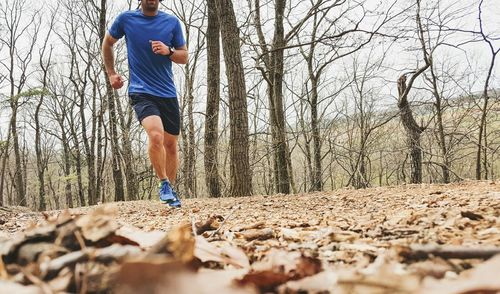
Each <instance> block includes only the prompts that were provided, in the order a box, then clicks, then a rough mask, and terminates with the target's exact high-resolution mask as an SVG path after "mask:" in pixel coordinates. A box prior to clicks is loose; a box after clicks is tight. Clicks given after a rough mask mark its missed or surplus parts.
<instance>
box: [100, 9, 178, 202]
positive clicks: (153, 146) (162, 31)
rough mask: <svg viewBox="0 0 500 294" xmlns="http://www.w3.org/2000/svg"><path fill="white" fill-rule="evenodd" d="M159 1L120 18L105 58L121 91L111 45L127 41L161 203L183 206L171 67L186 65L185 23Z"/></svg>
mask: <svg viewBox="0 0 500 294" xmlns="http://www.w3.org/2000/svg"><path fill="white" fill-rule="evenodd" d="M160 1H161V0H142V1H139V2H140V8H139V9H137V10H131V11H126V12H123V13H121V14H120V15H118V17H117V18H116V19H115V21H114V23H113V25H112V26H111V28H110V29H109V31H108V32H107V33H106V36H105V37H104V41H103V44H102V56H103V59H104V65H105V67H106V72H107V75H108V78H109V81H110V83H111V86H112V87H113V88H114V89H120V88H121V87H123V84H124V80H123V78H122V77H121V76H120V75H119V74H118V73H117V72H116V71H115V66H114V56H113V45H114V44H115V43H116V42H117V41H118V40H119V39H121V38H122V37H123V36H125V40H126V44H127V51H128V64H129V72H130V83H129V88H128V93H129V97H130V103H131V105H132V107H133V108H134V111H135V113H136V116H137V119H138V120H139V122H140V123H141V125H142V127H143V128H144V130H146V133H147V135H148V153H149V159H150V161H151V164H152V165H153V168H154V170H155V172H156V175H157V176H158V179H159V180H160V201H162V202H163V203H167V204H169V205H170V206H172V207H180V206H181V202H180V199H179V198H178V197H177V193H176V192H175V190H174V189H173V184H175V180H176V175H177V169H178V166H179V155H178V152H177V138H178V136H179V132H180V113H179V102H178V99H177V91H176V88H175V84H174V77H173V73H172V62H175V63H178V64H186V63H187V60H188V51H187V48H186V41H185V39H184V36H183V33H182V29H181V23H180V22H179V20H178V19H177V18H176V17H174V16H172V15H170V14H167V13H165V12H162V11H158V6H159V4H160V3H159V2H160Z"/></svg>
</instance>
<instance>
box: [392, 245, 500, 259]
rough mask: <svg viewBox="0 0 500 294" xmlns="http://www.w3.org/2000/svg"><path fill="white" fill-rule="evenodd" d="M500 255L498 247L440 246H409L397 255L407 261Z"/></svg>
mask: <svg viewBox="0 0 500 294" xmlns="http://www.w3.org/2000/svg"><path fill="white" fill-rule="evenodd" d="M497 254H500V247H491V248H466V247H440V246H417V245H415V246H411V247H410V248H408V250H403V251H402V252H401V253H400V254H399V255H401V256H402V257H404V258H405V259H407V260H422V259H427V258H429V256H436V257H441V258H445V259H446V258H457V259H474V258H479V259H489V258H491V257H493V256H495V255H497Z"/></svg>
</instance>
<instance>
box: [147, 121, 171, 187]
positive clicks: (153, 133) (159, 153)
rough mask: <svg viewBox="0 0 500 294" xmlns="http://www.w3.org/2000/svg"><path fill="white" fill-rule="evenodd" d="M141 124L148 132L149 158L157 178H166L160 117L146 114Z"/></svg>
mask: <svg viewBox="0 0 500 294" xmlns="http://www.w3.org/2000/svg"><path fill="white" fill-rule="evenodd" d="M141 124H142V127H143V128H144V130H146V133H147V134H148V153H149V160H150V161H151V164H152V165H153V168H154V170H155V171H156V175H157V176H158V178H159V179H160V180H163V179H166V178H167V177H168V175H167V172H166V168H165V163H166V153H165V147H164V144H163V142H164V133H165V132H164V131H163V124H162V122H161V118H160V117H159V116H156V115H152V116H148V117H146V118H144V119H143V120H142V122H141Z"/></svg>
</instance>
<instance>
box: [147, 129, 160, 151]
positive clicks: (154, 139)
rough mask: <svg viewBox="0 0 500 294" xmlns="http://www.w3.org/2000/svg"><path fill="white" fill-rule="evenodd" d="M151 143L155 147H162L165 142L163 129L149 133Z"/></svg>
mask: <svg viewBox="0 0 500 294" xmlns="http://www.w3.org/2000/svg"><path fill="white" fill-rule="evenodd" d="M148 137H149V144H151V147H153V148H155V149H156V148H160V147H161V146H162V144H163V132H162V131H150V132H149V133H148Z"/></svg>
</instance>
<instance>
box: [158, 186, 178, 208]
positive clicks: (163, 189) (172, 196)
mask: <svg viewBox="0 0 500 294" xmlns="http://www.w3.org/2000/svg"><path fill="white" fill-rule="evenodd" d="M160 201H161V202H162V203H165V204H168V205H170V206H172V207H181V202H180V201H179V199H178V198H177V193H175V191H174V190H173V189H172V187H171V186H170V183H169V182H168V181H162V182H161V183H160Z"/></svg>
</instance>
